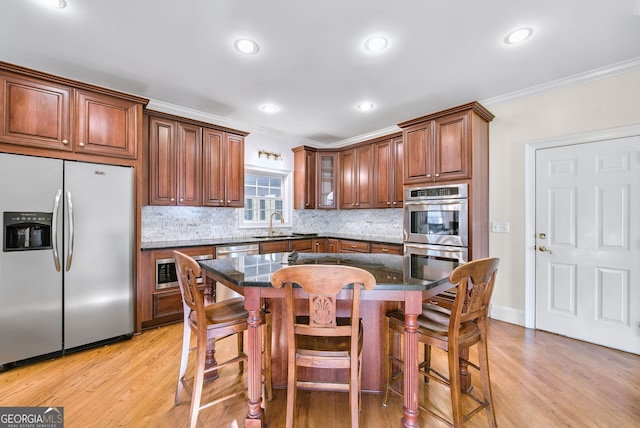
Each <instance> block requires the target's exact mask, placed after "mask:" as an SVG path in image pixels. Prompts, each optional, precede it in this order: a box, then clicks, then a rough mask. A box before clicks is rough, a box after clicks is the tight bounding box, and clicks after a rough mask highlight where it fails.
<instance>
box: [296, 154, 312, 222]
mask: <svg viewBox="0 0 640 428" xmlns="http://www.w3.org/2000/svg"><path fill="white" fill-rule="evenodd" d="M292 151H293V170H294V172H293V208H294V209H296V210H303V209H314V208H315V207H316V150H315V149H313V148H311V147H305V146H300V147H295V148H293V149H292Z"/></svg>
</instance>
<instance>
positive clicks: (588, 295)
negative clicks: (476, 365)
mask: <svg viewBox="0 0 640 428" xmlns="http://www.w3.org/2000/svg"><path fill="white" fill-rule="evenodd" d="M536 248H537V251H536V257H535V258H536V261H535V265H536V293H535V294H536V302H535V303H536V321H535V323H536V328H538V329H542V330H547V331H551V332H554V333H558V334H561V335H565V336H569V337H573V338H576V339H581V340H585V341H588V342H592V343H597V344H601V345H604V346H608V347H612V348H616V349H621V350H625V351H628V352H633V353H636V354H640V137H628V138H619V139H614V140H607V141H601V142H595V143H587V144H577V145H572V146H564V147H556V148H549V149H541V150H537V151H536Z"/></svg>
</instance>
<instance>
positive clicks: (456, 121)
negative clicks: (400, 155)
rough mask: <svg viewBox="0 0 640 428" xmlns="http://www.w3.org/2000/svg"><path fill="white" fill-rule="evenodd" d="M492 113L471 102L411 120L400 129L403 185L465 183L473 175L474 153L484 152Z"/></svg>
mask: <svg viewBox="0 0 640 428" xmlns="http://www.w3.org/2000/svg"><path fill="white" fill-rule="evenodd" d="M491 120H493V114H491V113H490V112H489V111H488V110H486V109H485V108H484V107H483V106H482V105H480V104H478V103H476V102H473V103H469V104H465V105H462V106H458V107H454V108H452V109H449V110H445V111H442V112H439V113H434V114H432V115H429V116H424V117H421V118H417V119H413V120H410V121H407V122H404V123H400V124H399V125H398V126H400V127H401V128H403V139H404V184H414V183H429V182H442V181H454V180H466V179H470V178H472V176H473V163H472V159H473V156H474V155H473V153H474V151H482V152H484V151H485V150H488V149H487V147H485V146H486V144H484V143H481V144H478V142H484V141H486V140H487V138H488V135H486V134H488V123H489V122H490V121H491Z"/></svg>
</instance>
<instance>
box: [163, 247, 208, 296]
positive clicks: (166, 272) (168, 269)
mask: <svg viewBox="0 0 640 428" xmlns="http://www.w3.org/2000/svg"><path fill="white" fill-rule="evenodd" d="M191 257H193V259H194V260H209V259H212V258H213V254H203V255H199V256H191ZM197 282H198V283H202V278H201V277H198V278H197ZM177 286H178V273H177V272H176V259H174V258H166V259H156V290H162V289H165V288H171V287H177Z"/></svg>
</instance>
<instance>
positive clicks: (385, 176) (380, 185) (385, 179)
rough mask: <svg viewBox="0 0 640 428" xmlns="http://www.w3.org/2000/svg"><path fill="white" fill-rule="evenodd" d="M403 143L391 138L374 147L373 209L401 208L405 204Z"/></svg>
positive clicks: (400, 139)
mask: <svg viewBox="0 0 640 428" xmlns="http://www.w3.org/2000/svg"><path fill="white" fill-rule="evenodd" d="M402 162H403V142H402V138H401V137H398V138H390V139H387V140H383V141H379V142H377V143H374V145H373V171H374V174H373V207H374V208H400V207H402V202H403V186H402V183H403V180H404V177H403V173H402V171H403V165H402Z"/></svg>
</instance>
